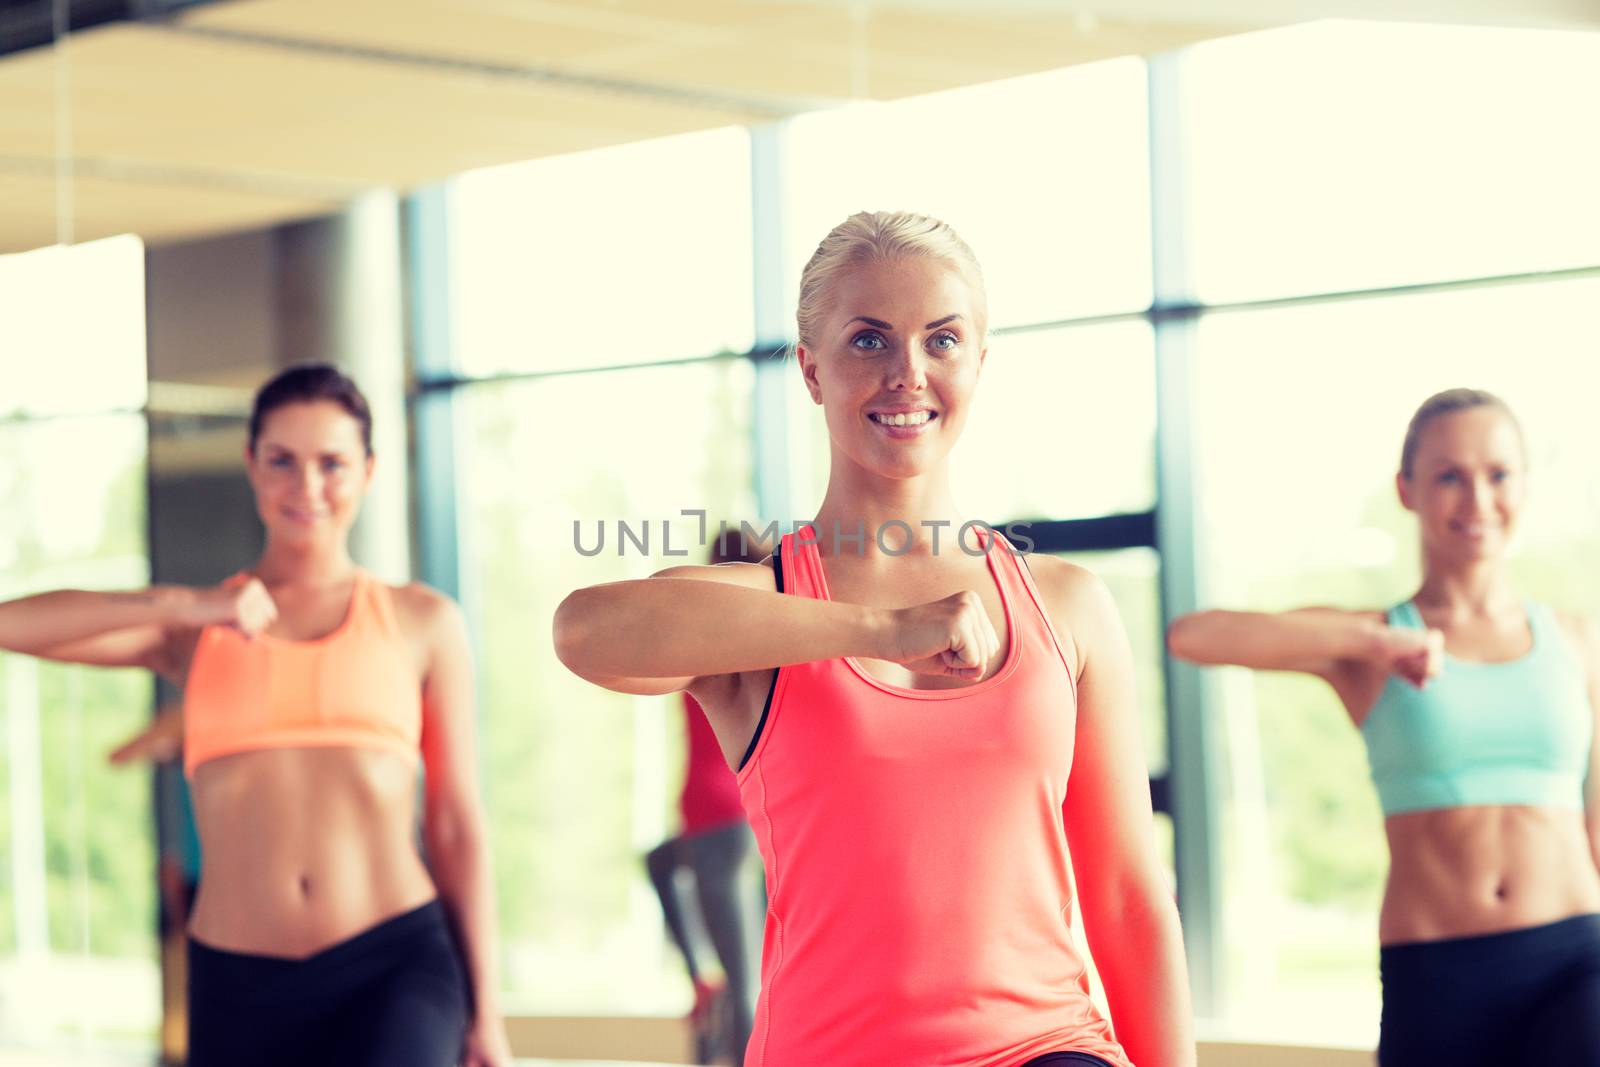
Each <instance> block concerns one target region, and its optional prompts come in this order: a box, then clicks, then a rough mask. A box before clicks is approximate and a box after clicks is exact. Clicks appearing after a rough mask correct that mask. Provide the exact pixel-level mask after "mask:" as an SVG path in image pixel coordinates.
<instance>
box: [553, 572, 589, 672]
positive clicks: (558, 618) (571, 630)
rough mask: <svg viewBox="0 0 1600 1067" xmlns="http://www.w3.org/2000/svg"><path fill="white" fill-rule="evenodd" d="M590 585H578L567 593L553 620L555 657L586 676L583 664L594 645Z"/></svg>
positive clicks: (568, 668) (572, 670) (573, 670)
mask: <svg viewBox="0 0 1600 1067" xmlns="http://www.w3.org/2000/svg"><path fill="white" fill-rule="evenodd" d="M590 594H591V590H589V589H576V590H574V591H573V592H571V593H568V594H567V597H566V599H565V600H563V601H562V602H561V606H560V607H558V608H556V614H555V619H554V621H553V622H552V624H551V630H552V638H553V640H554V642H555V651H556V658H557V659H559V660H560V661H561V663H562V666H564V667H566V668H567V670H569V671H571V672H572V673H574V674H577V675H580V676H583V675H584V674H585V672H584V669H583V668H584V664H585V662H586V661H587V659H588V653H589V650H590V648H591V647H592V644H593V641H592V635H593V632H594V610H593V606H594V605H593V598H592V596H591V595H590Z"/></svg>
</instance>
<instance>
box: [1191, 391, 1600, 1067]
mask: <svg viewBox="0 0 1600 1067" xmlns="http://www.w3.org/2000/svg"><path fill="white" fill-rule="evenodd" d="M1525 467H1526V455H1525V451H1524V444H1523V439H1522V432H1521V429H1520V427H1519V426H1518V424H1517V422H1516V419H1515V417H1514V416H1513V415H1512V414H1511V411H1510V409H1509V408H1507V406H1506V405H1505V403H1504V402H1503V401H1501V400H1500V399H1499V398H1498V397H1496V396H1494V395H1492V394H1490V393H1485V392H1482V391H1478V390H1471V389H1452V390H1448V391H1446V392H1443V393H1439V394H1437V395H1435V396H1433V397H1430V398H1429V399H1428V400H1427V401H1426V402H1425V403H1424V404H1423V405H1422V407H1421V408H1419V409H1418V410H1417V413H1416V414H1415V415H1414V416H1413V417H1412V419H1411V425H1410V427H1409V428H1408V430H1407V432H1406V437H1405V444H1404V446H1403V448H1402V451H1401V461H1400V471H1399V473H1398V474H1397V475H1396V486H1397V488H1398V490H1399V494H1400V500H1401V502H1402V503H1403V504H1404V505H1405V507H1406V508H1407V509H1408V510H1409V511H1411V512H1413V513H1414V514H1415V515H1416V516H1417V525H1418V531H1419V534H1420V537H1421V547H1422V571H1423V578H1422V585H1421V588H1419V589H1418V590H1417V592H1416V594H1415V595H1414V596H1413V597H1411V598H1410V599H1409V600H1407V601H1406V602H1405V603H1403V604H1400V605H1398V606H1396V607H1393V608H1391V609H1389V610H1388V611H1386V612H1385V611H1341V610H1337V609H1332V608H1302V609H1300V610H1297V611H1288V612H1283V613H1281V614H1263V613H1258V612H1236V611H1202V612H1197V613H1195V614H1193V615H1188V616H1185V617H1183V618H1181V619H1178V620H1177V621H1176V622H1174V623H1173V624H1172V627H1171V629H1170V630H1169V631H1168V635H1167V641H1168V646H1169V648H1170V649H1171V651H1172V653H1173V655H1175V656H1178V657H1179V658H1182V659H1186V660H1191V661H1194V662H1196V663H1203V664H1236V665H1239V666H1244V667H1252V668H1255V669H1257V670H1287V671H1299V672H1302V673H1306V674H1312V675H1316V676H1317V677H1319V678H1322V679H1323V680H1325V681H1326V682H1327V683H1328V684H1329V685H1330V686H1332V687H1333V689H1334V691H1335V692H1336V693H1337V694H1338V696H1339V699H1340V700H1341V701H1342V702H1343V703H1344V706H1345V709H1346V710H1347V711H1348V712H1349V714H1350V718H1351V720H1352V721H1353V722H1354V723H1355V724H1356V726H1357V727H1358V728H1359V729H1360V730H1361V734H1362V737H1363V739H1364V740H1365V741H1366V744H1367V752H1368V759H1369V762H1370V764H1371V767H1372V774H1373V780H1374V782H1375V784H1376V786H1377V790H1378V797H1379V801H1380V803H1381V806H1382V808H1383V813H1384V825H1385V830H1386V834H1387V837H1388V843H1389V854H1390V869H1389V879H1388V884H1387V886H1386V887H1385V891H1384V899H1383V909H1382V913H1381V915H1380V918H1379V924H1378V936H1379V941H1380V943H1381V945H1382V949H1381V953H1380V972H1381V975H1382V979H1383V1021H1382V1026H1381V1029H1380V1037H1379V1042H1378V1062H1379V1064H1381V1067H1414V1065H1415V1067H1421V1065H1434V1064H1439V1065H1450V1067H1471V1065H1477V1064H1483V1065H1485V1067H1487V1065H1490V1064H1494V1065H1503V1064H1520V1063H1526V1064H1540V1065H1544V1067H1550V1065H1573V1067H1577V1065H1584V1067H1595V1065H1600V870H1597V863H1600V773H1596V770H1597V769H1600V759H1597V756H1596V750H1595V734H1596V730H1595V725H1596V717H1597V711H1596V709H1597V708H1600V629H1597V628H1596V626H1595V624H1594V623H1593V622H1592V621H1590V620H1587V619H1582V618H1578V617H1575V616H1569V615H1566V614H1564V613H1561V612H1557V611H1554V610H1552V609H1551V608H1549V607H1547V606H1545V605H1543V604H1537V603H1531V602H1528V601H1525V600H1524V599H1523V598H1522V597H1521V596H1519V595H1518V594H1517V592H1516V590H1515V589H1514V588H1513V587H1512V583H1511V579H1510V576H1509V574H1508V573H1507V568H1506V547H1507V544H1508V542H1509V540H1510V537H1511V535H1512V533H1513V532H1514V530H1515V528H1516V521H1517V517H1518V515H1519V514H1520V512H1521V510H1522V504H1523V499H1524V492H1525V490H1524V480H1523V475H1524V470H1525Z"/></svg>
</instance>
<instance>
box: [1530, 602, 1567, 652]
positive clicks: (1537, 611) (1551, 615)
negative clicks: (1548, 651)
mask: <svg viewBox="0 0 1600 1067" xmlns="http://www.w3.org/2000/svg"><path fill="white" fill-rule="evenodd" d="M1522 607H1523V610H1524V611H1526V612H1527V614H1528V629H1529V631H1530V632H1532V634H1533V647H1534V648H1536V649H1537V648H1548V647H1549V646H1550V644H1551V643H1552V642H1556V641H1560V640H1562V639H1563V634H1562V630H1561V624H1560V623H1559V622H1557V621H1556V613H1555V611H1553V610H1552V609H1551V607H1550V605H1548V604H1541V603H1540V602H1539V601H1537V600H1524V601H1523V602H1522Z"/></svg>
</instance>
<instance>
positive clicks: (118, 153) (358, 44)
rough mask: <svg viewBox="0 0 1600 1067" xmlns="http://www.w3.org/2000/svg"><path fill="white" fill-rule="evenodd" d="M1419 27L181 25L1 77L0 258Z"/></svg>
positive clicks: (917, 7) (1596, 2) (260, 222)
mask: <svg viewBox="0 0 1600 1067" xmlns="http://www.w3.org/2000/svg"><path fill="white" fill-rule="evenodd" d="M1425 6H1427V5H1424V4H1421V3H1418V2H1415V0H1390V2H1384V3H1382V4H1379V3H1378V2H1377V0H1342V2H1341V0H1324V2H1322V3H1317V4H1297V5H1286V4H1282V3H1278V2H1271V0H1208V2H1206V3H1204V4H1194V3H1184V2H1181V0H1131V2H1126V3H1117V2H1107V3H1104V4H1101V5H1100V6H1098V7H1097V8H1095V9H1093V10H1092V11H1091V10H1090V9H1088V8H1086V7H1084V6H1082V5H1074V4H1069V3H1060V2H1046V0H995V2H991V3H989V4H987V5H985V6H979V5H978V4H976V3H970V2H969V3H957V2H954V0H899V2H896V0H877V2H872V3H853V4H852V3H845V2H813V3H797V2H776V0H234V2H227V3H212V4H202V5H198V6H193V7H188V8H185V9H183V10H182V11H181V12H180V13H178V14H174V15H170V16H165V17H162V18H159V19H154V20H148V21H122V22H112V23H107V24H104V25H100V26H97V27H94V28H91V29H87V30H83V31H80V32H78V33H74V34H72V35H71V36H70V37H68V38H67V40H66V42H65V43H64V44H63V45H60V46H57V47H49V46H46V47H39V48H33V49H29V50H26V51H21V52H16V53H13V54H11V55H7V56H3V57H0V252H5V251H16V250H20V249H26V248H33V247H38V246H40V245H45V244H50V243H53V242H55V241H56V240H58V237H59V236H60V235H63V234H68V233H70V236H71V238H72V239H74V240H88V239H92V238H96V237H101V236H106V235H109V234H114V233H123V232H134V233H138V234H139V235H141V236H142V237H143V238H144V239H145V240H146V241H148V242H151V243H161V242H167V241H174V240H183V239H188V238H194V237H200V236H205V235H210V234H216V233H223V232H229V231H238V230H246V229H255V228H260V227H264V226H269V225H273V224H276V223H280V222H284V221H288V220H293V219H298V218H305V217H309V216H313V215H318V214H323V213H326V212H329V211H332V210H334V209H336V208H337V207H339V205H341V204H342V203H344V202H345V201H347V200H348V199H350V198H351V197H353V196H354V195H356V194H358V193H360V192H361V191H363V190H366V189H369V188H372V187H374V186H386V187H397V188H402V189H404V188H409V187H413V186H416V185H419V184H423V183H427V182H431V181H436V180H438V179H441V178H444V177H446V176H448V175H451V174H456V173H459V172H461V171H464V170H469V169H472V168H475V167H483V166H487V165H491V164H496V163H505V162H511V161H516V160H523V159H532V158H537V157H540V156H546V155H553V154H558V153H563V152H572V151H578V150H582V149H587V148H595V147H600V146H604V145H612V144H619V143H624V142H629V141H637V140H642V139H645V138H651V137H659V136H664V135H668V134H673V133H680V132H686V131H690V130H697V129H706V128H711V127H716V126H725V125H730V124H756V123H764V122H770V121H774V120H777V119H781V118H783V117H785V116H789V115H794V114H798V113H800V112H804V111H809V110H814V109H817V108H825V107H829V106H834V105H836V104H838V103H841V102H845V101H849V100H852V99H859V98H870V99H880V100H882V99H894V98H898V97H903V96H909V95H914V94H919V93H926V92H931V91H934V90H939V89H948V88H954V87H958V86H962V85H969V84H975V83H979V82H985V81H992V80H995V79H998V78H1004V77H1008V76H1015V75H1021V74H1026V73H1032V72H1036V71H1041V70H1048V69H1053V68H1058V67H1064V66H1069V65H1072V64H1077V63H1085V62H1090V61H1093V60H1098V59H1104V58H1109V57H1113V56H1121V55H1128V54H1135V53H1146V54H1148V53H1154V52H1160V51H1165V50H1169V49H1172V48H1176V47H1179V46H1182V45H1185V44H1188V43H1192V42H1195V41H1198V40H1202V39H1205V38H1209V37H1215V36H1221V35H1227V34H1232V33H1237V32H1241V31H1245V30H1249V29H1255V28H1261V27H1266V26H1272V25H1278V24H1283V23H1286V22H1290V21H1303V20H1304V19H1306V18H1308V17H1313V16H1322V15H1354V16H1361V15H1371V16H1374V17H1377V16H1379V15H1380V14H1381V15H1384V16H1387V17H1403V16H1405V15H1407V14H1412V15H1416V16H1417V17H1421V15H1420V14H1419V13H1418V12H1420V11H1421V10H1422V9H1423V8H1424V7H1425ZM1412 8H1415V9H1417V11H1411V10H1410V9H1412ZM1368 9H1370V10H1368ZM1451 17H1452V18H1455V19H1457V20H1464V21H1491V22H1502V23H1507V24H1516V25H1555V26H1566V27H1572V26H1589V27H1594V26H1600V0H1520V2H1517V3H1509V2H1501V0H1462V2H1460V3H1457V4H1455V5H1453V8H1452V12H1451ZM67 176H70V181H63V180H61V179H62V178H63V177H67ZM62 190H70V192H69V193H67V194H64V195H58V193H60V192H61V191H62ZM67 218H70V230H68V229H64V228H63V227H62V225H61V223H62V221H63V220H64V219H67Z"/></svg>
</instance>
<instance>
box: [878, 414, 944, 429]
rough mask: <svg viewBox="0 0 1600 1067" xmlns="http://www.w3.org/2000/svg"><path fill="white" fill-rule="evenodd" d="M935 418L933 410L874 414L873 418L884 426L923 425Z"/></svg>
mask: <svg viewBox="0 0 1600 1067" xmlns="http://www.w3.org/2000/svg"><path fill="white" fill-rule="evenodd" d="M931 418H933V412H931V411H918V412H914V413H912V414H910V415H907V414H905V413H903V412H902V413H900V414H896V415H873V416H872V420H873V421H874V422H877V423H879V424H881V425H884V426H922V425H924V424H926V423H927V421H928V420H929V419H931Z"/></svg>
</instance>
